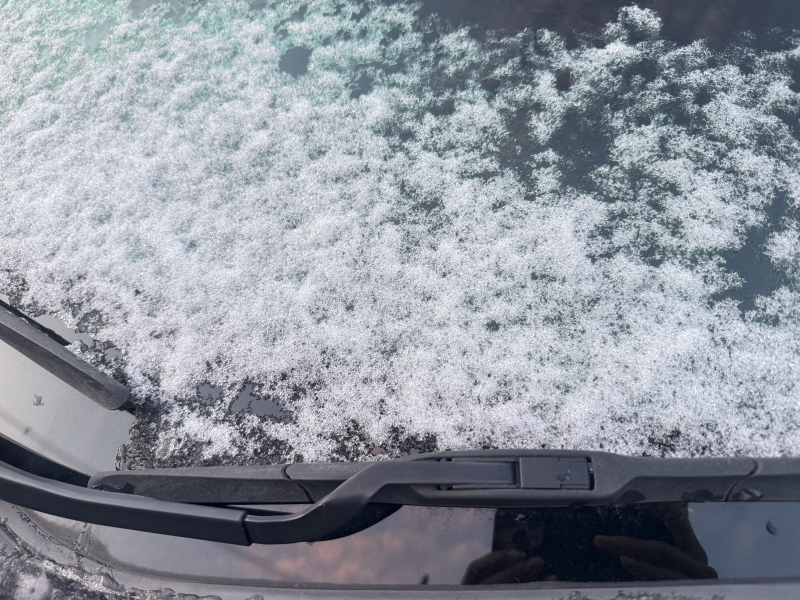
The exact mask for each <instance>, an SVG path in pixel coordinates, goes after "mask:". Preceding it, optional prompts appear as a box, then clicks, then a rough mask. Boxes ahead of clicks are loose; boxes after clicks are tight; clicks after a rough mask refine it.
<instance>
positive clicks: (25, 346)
mask: <svg viewBox="0 0 800 600" xmlns="http://www.w3.org/2000/svg"><path fill="white" fill-rule="evenodd" d="M0 304H2V303H0ZM54 336H55V337H54ZM0 340H3V341H4V342H6V343H8V344H9V345H10V346H12V347H13V348H15V349H16V350H18V351H19V352H21V353H22V354H24V355H26V356H28V357H29V358H31V359H32V360H34V361H35V362H37V363H38V364H40V365H41V366H43V367H44V368H45V369H47V370H48V371H50V372H51V373H53V374H54V375H56V376H57V377H59V378H61V379H62V380H63V381H65V382H66V383H68V384H69V385H71V386H72V387H74V388H76V389H78V390H79V391H81V392H83V393H84V394H85V395H86V396H88V397H89V398H91V399H92V400H94V401H95V402H97V403H99V404H100V405H102V406H104V407H105V408H108V409H112V410H113V409H118V408H120V407H123V406H124V405H125V403H126V401H127V399H128V397H129V391H128V389H127V388H125V386H123V385H122V384H120V383H118V382H117V381H115V380H114V379H113V378H111V377H109V376H108V375H105V374H104V373H101V372H100V371H98V370H97V369H95V368H94V367H92V366H91V365H89V364H88V363H86V362H85V361H83V360H81V359H80V358H78V357H77V356H75V355H74V354H72V353H71V352H69V351H68V350H66V349H65V348H64V347H63V343H64V342H65V340H63V339H58V336H56V334H54V333H53V332H51V331H49V330H46V329H45V328H42V327H41V326H38V324H36V323H35V322H34V321H32V320H31V319H30V318H28V317H27V316H25V315H24V314H22V313H19V311H16V309H13V308H11V307H9V306H7V305H5V304H2V306H0ZM3 443H4V444H5V445H6V446H8V444H12V445H13V442H11V441H10V440H5V439H4V440H3ZM0 458H1V459H2V460H3V461H4V462H0V499H2V500H5V501H7V502H11V503H13V504H16V505H18V506H21V507H24V508H28V509H32V510H36V511H40V512H44V513H47V514H52V515H56V516H60V517H64V518H68V519H73V520H76V521H83V522H86V523H96V524H99V525H108V526H112V527H121V528H125V529H133V530H139V531H148V532H153V533H162V534H167V535H175V536H181V537H189V538H198V539H203V540H211V541H219V542H227V543H231V544H243V545H248V544H251V543H262V544H286V543H293V542H303V541H313V540H320V539H329V538H330V537H336V536H337V535H339V536H341V535H347V534H348V532H349V533H352V532H353V526H352V524H353V523H354V522H356V521H360V522H361V524H362V525H361V526H362V528H363V526H364V523H366V524H367V525H369V524H371V523H374V522H377V520H379V519H380V518H383V517H385V516H386V515H388V514H390V513H391V512H392V511H393V510H394V509H393V508H389V509H385V510H384V509H381V510H372V511H371V510H370V508H372V509H375V508H376V507H378V506H383V507H392V506H394V507H397V506H401V505H419V506H471V507H569V506H602V505H626V504H634V503H641V502H691V501H695V502H696V501H716V502H722V501H734V502H736V501H748V500H749V501H752V500H764V501H800V459H793V458H764V459H762V458H757V459H752V458H744V457H733V458H696V459H659V458H644V457H629V456H617V455H614V454H608V453H605V452H578V451H545V450H494V451H482V452H451V453H439V454H429V455H422V456H415V457H413V458H406V459H399V460H393V461H380V462H374V463H327V464H304V463H299V464H292V465H270V466H248V467H206V468H188V469H145V470H134V471H119V472H108V473H98V474H96V475H94V476H93V477H92V478H91V479H90V480H89V482H88V487H82V486H80V485H73V484H74V483H83V482H84V481H85V478H83V477H82V476H81V475H80V474H76V473H75V472H72V471H71V470H70V469H67V468H66V467H62V466H61V465H58V464H56V463H53V462H52V461H47V459H45V458H44V457H40V456H38V455H36V453H33V452H31V451H30V450H27V449H21V450H20V451H14V452H7V451H4V452H3V454H2V455H0ZM9 462H10V463H14V464H7V463H9ZM36 465H38V467H37V466H36ZM17 467H23V468H27V469H29V470H34V469H35V470H36V472H37V473H38V474H31V473H29V472H26V471H23V470H20V469H19V468H17ZM45 467H46V468H45ZM42 474H44V475H48V476H49V477H50V478H47V477H42V476H41V475H42ZM270 503H272V504H306V503H308V504H310V505H309V506H308V507H307V508H306V509H304V510H302V511H300V512H298V513H294V514H270V513H274V512H276V511H271V510H269V509H268V506H269V504H270ZM247 504H257V505H260V506H257V507H247V506H242V505H247ZM209 505H211V506H209ZM220 505H221V506H220ZM236 505H238V506H236ZM265 507H267V508H265ZM368 513H369V514H371V515H372V516H369V517H368V518H364V515H365V514H368Z"/></svg>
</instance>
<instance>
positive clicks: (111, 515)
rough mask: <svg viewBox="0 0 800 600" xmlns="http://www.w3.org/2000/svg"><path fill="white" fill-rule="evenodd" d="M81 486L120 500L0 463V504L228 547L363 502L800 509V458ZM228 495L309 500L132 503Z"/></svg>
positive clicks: (549, 462) (382, 469) (608, 459)
mask: <svg viewBox="0 0 800 600" xmlns="http://www.w3.org/2000/svg"><path fill="white" fill-rule="evenodd" d="M257 473H261V474H262V475H264V476H265V477H266V481H265V484H264V486H262V488H260V489H261V490H262V492H264V490H266V491H267V493H264V495H263V496H262V497H261V498H259V497H258V494H257V493H256V494H255V496H253V494H254V490H256V491H257V489H258V488H252V487H250V488H249V489H247V488H248V485H251V484H253V483H254V482H255V481H256V480H257V479H258V476H250V475H256V474H257ZM235 474H238V477H237V476H235ZM243 474H247V475H248V476H247V477H243V476H242V475H243ZM243 480H244V483H243ZM248 481H249V484H248V483H247V482H248ZM269 482H273V483H274V484H275V485H273V486H270V484H269ZM90 485H93V486H95V487H101V488H102V489H106V490H118V491H120V492H128V494H123V493H116V492H109V491H100V490H98V489H85V488H79V487H77V486H71V485H66V484H63V483H59V482H53V481H50V480H47V479H43V478H41V477H37V476H35V475H29V474H27V473H23V472H22V471H19V470H17V469H14V468H13V467H10V466H8V465H5V464H3V463H0V499H3V500H6V501H9V502H13V503H15V504H18V505H19V506H22V507H25V508H30V509H33V510H39V511H42V512H46V513H49V514H53V515H57V516H61V517H65V518H69V519H75V520H79V521H85V522H88V523H98V524H102V525H111V526H114V527H123V528H127V529H136V530H141V531H150V532H155V533H165V534H168V535H177V536H182V537H192V538H199V539H205V540H213V541H221V542H227V543H234V544H250V543H262V544H287V543H294V542H303V541H311V540H319V539H324V538H326V537H328V536H331V535H341V534H340V533H337V532H341V531H342V530H343V529H345V528H346V526H347V525H348V523H349V522H351V521H352V520H353V519H354V518H356V517H357V516H358V515H359V514H361V512H362V511H363V510H364V509H365V508H366V507H367V506H368V505H369V504H370V503H384V504H395V505H402V504H412V505H423V506H474V507H537V506H538V507H558V506H604V505H626V504H636V503H642V502H698V501H700V502H702V501H718V502H723V501H747V500H759V499H761V500H765V501H776V500H777V501H800V459H793V458H766V459H762V458H758V459H752V458H744V457H733V458H697V459H691V458H675V459H659V458H643V457H630V456H619V455H615V454H608V453H605V452H577V451H546V450H496V451H482V452H480V451H479V452H449V453H440V454H435V455H424V456H420V457H414V458H413V459H400V460H387V461H380V462H374V463H355V464H353V463H350V464H347V466H345V465H344V464H343V463H329V464H303V463H300V464H293V465H273V466H269V467H209V468H206V469H203V468H199V469H174V470H173V469H156V470H144V471H126V472H113V473H105V474H98V475H96V476H95V477H93V478H92V480H91V482H90ZM120 486H121V487H120ZM187 486H188V487H187ZM232 486H233V487H232ZM235 486H239V489H240V490H242V489H245V490H246V493H245V495H244V496H242V495H239V496H238V498H239V499H240V500H241V499H242V498H244V497H247V498H248V500H245V502H247V501H256V502H258V501H259V500H260V501H261V502H265V501H266V502H274V503H282V502H287V503H292V502H293V501H294V502H297V501H298V500H300V501H301V502H302V500H304V499H305V498H308V500H305V501H306V502H308V501H309V500H310V501H312V502H314V503H313V504H310V505H309V506H308V507H307V508H305V509H304V510H302V511H300V512H299V513H294V514H281V515H257V514H248V513H247V510H246V507H245V508H243V509H238V508H237V509H234V508H220V507H211V506H199V505H197V504H183V503H178V502H170V501H165V500H158V499H153V498H149V497H146V496H140V495H137V494H140V493H142V491H143V490H145V491H149V493H152V494H154V495H157V494H159V493H160V494H161V495H162V497H163V496H167V497H169V496H170V495H173V496H176V495H177V496H178V497H182V499H186V500H189V501H192V500H193V501H195V502H197V501H207V502H208V501H209V500H210V501H214V500H215V499H216V500H222V501H224V502H227V503H234V502H236V501H237V493H238V492H237V491H236V489H235ZM189 487H190V488H193V489H195V490H197V489H201V488H208V489H206V491H205V493H204V495H198V496H196V497H194V498H192V496H191V495H188V494H187V489H188V488H189ZM159 490H160V491H159ZM331 490H332V491H331ZM323 493H324V496H322V497H320V496H321V495H322V494H323ZM305 494H307V496H305ZM223 499H224V500H223ZM264 506H268V505H264ZM387 514H388V513H387Z"/></svg>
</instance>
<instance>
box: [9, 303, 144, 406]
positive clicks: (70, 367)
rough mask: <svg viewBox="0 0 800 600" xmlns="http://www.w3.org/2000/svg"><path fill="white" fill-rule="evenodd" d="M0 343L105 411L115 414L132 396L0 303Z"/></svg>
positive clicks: (59, 340)
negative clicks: (0, 341) (48, 372)
mask: <svg viewBox="0 0 800 600" xmlns="http://www.w3.org/2000/svg"><path fill="white" fill-rule="evenodd" d="M0 340H2V341H4V342H5V343H6V344H8V345H9V346H11V347H12V348H14V349H15V350H16V351H17V352H20V353H21V354H24V355H25V356H27V357H28V358H30V359H31V360H32V361H33V362H35V363H37V364H38V365H39V366H41V367H43V368H44V369H46V370H48V371H50V372H51V373H52V374H53V375H55V376H56V377H58V378H59V379H61V380H62V381H63V382H65V383H66V384H68V385H70V386H72V387H73V388H75V389H76V390H78V391H79V392H81V393H82V394H83V395H85V396H87V397H88V398H91V399H92V400H94V401H95V402H97V403H98V404H100V405H101V406H103V407H104V408H108V409H110V410H116V409H118V408H120V407H122V406H123V405H124V404H125V402H126V401H127V400H128V397H129V396H130V391H129V390H128V388H126V387H125V386H124V385H122V384H121V383H119V382H118V381H116V380H115V379H114V378H113V377H109V376H108V375H106V374H105V373H102V372H101V371H99V370H97V369H96V368H94V367H93V366H92V365H90V364H89V363H87V362H86V361H84V360H81V359H80V358H78V357H77V356H75V355H74V354H73V353H72V352H70V351H69V350H67V349H66V348H64V343H65V342H66V340H64V339H63V338H62V337H61V336H59V335H58V334H56V333H55V332H53V331H51V330H50V329H48V328H46V327H43V326H40V325H38V324H36V323H35V321H33V320H31V319H30V318H29V317H27V316H26V315H24V314H23V313H21V312H19V311H18V310H16V309H15V308H12V307H11V306H9V305H7V304H6V303H5V302H2V301H0Z"/></svg>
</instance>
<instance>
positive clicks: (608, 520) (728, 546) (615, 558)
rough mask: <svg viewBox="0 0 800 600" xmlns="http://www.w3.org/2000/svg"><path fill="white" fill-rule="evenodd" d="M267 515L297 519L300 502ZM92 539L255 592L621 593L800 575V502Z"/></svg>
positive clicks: (131, 562) (138, 563)
mask: <svg viewBox="0 0 800 600" xmlns="http://www.w3.org/2000/svg"><path fill="white" fill-rule="evenodd" d="M265 506H266V505H265ZM270 508H273V509H275V508H277V509H280V510H284V511H285V510H289V511H296V510H299V509H301V508H303V505H293V506H280V507H278V506H270ZM389 512H391V511H389ZM32 516H33V518H34V521H35V522H36V523H37V524H38V525H39V526H41V527H43V528H44V529H45V530H47V531H49V532H50V533H51V535H54V536H55V537H57V538H64V539H66V538H73V537H74V536H75V535H76V533H74V532H73V533H69V532H66V531H64V532H63V533H61V534H59V533H58V529H59V528H60V527H62V525H58V524H57V523H54V522H52V521H49V520H48V519H47V517H43V516H42V515H36V514H35V513H34V514H32ZM54 527H55V528H54ZM81 531H83V530H81ZM89 535H90V537H91V540H92V542H91V544H89V545H88V549H89V554H90V557H91V558H93V559H94V560H98V561H100V562H102V563H103V564H109V565H114V566H115V567H116V568H119V569H122V570H128V571H134V572H139V573H147V574H151V575H168V576H169V577H170V578H174V579H196V580H214V581H216V580H220V579H226V580H236V581H238V582H240V583H247V584H249V585H255V584H263V583H266V582H271V584H278V585H292V586H298V585H299V586H306V585H327V584H337V585H420V584H425V585H459V584H462V585H502V584H520V585H523V584H530V585H537V583H538V582H554V581H561V582H609V583H617V582H618V583H620V584H623V583H625V582H633V581H664V580H690V579H691V580H717V579H719V580H750V579H759V580H764V579H770V578H796V577H800V505H799V504H796V503H789V502H784V503H768V502H751V503H748V502H739V503H734V502H727V503H725V502H708V503H689V504H681V503H675V504H649V505H636V506H626V507H581V508H535V509H532V508H527V509H490V508H481V509H476V508H443V507H438V508H430V507H420V506H404V507H402V508H400V510H398V511H396V512H394V513H392V514H390V515H389V516H388V517H386V518H384V519H383V520H381V521H380V522H378V523H377V524H375V525H373V526H371V527H368V528H367V529H363V530H362V531H358V532H357V533H354V534H353V535H349V536H347V537H343V538H339V539H333V540H329V541H318V542H313V543H301V544H287V545H257V544H254V545H252V546H249V547H242V546H231V545H228V544H221V543H213V542H201V541H198V540H190V539H184V538H174V537H169V536H155V535H153V534H146V533H141V532H135V531H125V530H121V529H115V528H110V527H99V526H93V527H92V528H91V529H90V530H89ZM65 536H66V537H65Z"/></svg>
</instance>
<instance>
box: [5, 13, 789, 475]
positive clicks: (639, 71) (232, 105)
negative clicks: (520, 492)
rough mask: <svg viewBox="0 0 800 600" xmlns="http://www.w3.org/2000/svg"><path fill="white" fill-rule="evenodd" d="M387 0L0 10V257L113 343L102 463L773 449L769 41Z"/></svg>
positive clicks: (775, 358)
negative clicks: (569, 25)
mask: <svg viewBox="0 0 800 600" xmlns="http://www.w3.org/2000/svg"><path fill="white" fill-rule="evenodd" d="M140 4H141V3H140ZM144 8H146V7H144ZM419 9H420V5H419V4H414V3H406V2H396V3H393V4H391V5H388V6H387V5H381V4H378V3H369V4H367V5H363V4H362V3H355V2H347V1H342V0H335V1H334V0H319V1H316V0H315V1H312V2H303V3H299V2H281V3H277V4H276V5H273V4H272V3H256V4H254V7H253V9H251V7H250V6H249V4H248V3H246V2H241V1H233V0H211V1H209V2H207V3H204V4H201V5H191V7H190V10H189V11H188V12H186V11H184V12H181V11H179V10H178V11H176V9H175V7H174V6H171V5H169V4H164V5H156V6H153V7H150V8H147V9H146V10H137V11H131V10H129V2H128V0H124V1H119V2H111V3H106V4H102V3H99V2H97V0H83V1H71V2H65V1H60V0H54V1H53V2H47V3H44V2H38V1H23V0H18V1H15V2H7V3H5V4H4V5H3V6H2V7H1V8H0V56H2V57H3V58H2V60H0V172H2V174H3V176H2V178H1V179H0V223H2V231H0V288H1V289H2V290H3V291H4V293H7V294H8V295H9V296H11V298H12V299H13V300H14V301H15V302H16V303H17V304H18V305H20V306H27V307H33V308H35V309H36V310H38V311H46V312H50V313H53V314H56V315H59V316H61V317H62V318H65V319H66V320H67V322H68V323H69V324H71V325H72V326H74V327H80V328H82V329H83V330H87V331H90V332H91V333H92V335H93V336H94V337H95V339H98V340H103V341H108V342H110V343H112V344H113V345H114V346H115V347H116V348H118V349H119V350H120V351H121V355H119V356H116V357H114V358H111V359H108V358H107V357H106V358H103V356H102V354H101V353H97V352H93V351H92V349H88V348H86V347H85V346H84V347H81V346H80V344H78V343H76V344H74V345H73V348H74V350H75V351H76V352H78V353H83V354H84V355H85V356H87V357H88V358H89V359H91V360H94V361H95V362H98V361H102V366H103V368H107V369H109V370H111V371H113V372H115V373H116V374H117V376H118V377H120V378H122V379H124V380H125V381H126V383H127V384H128V385H129V386H130V387H131V388H132V390H133V392H134V394H135V396H136V399H137V403H138V405H139V413H138V415H139V417H140V420H139V423H138V424H137V425H136V426H135V428H134V434H135V435H134V437H135V438H137V436H138V438H137V439H139V440H143V442H142V443H141V444H140V446H139V447H138V449H137V447H136V442H134V445H133V446H132V447H131V448H128V449H127V451H123V452H122V454H121V458H120V460H121V465H122V466H134V467H135V466H149V465H160V464H213V463H218V462H259V461H266V460H325V459H330V458H343V459H358V458H364V457H368V456H371V455H373V454H378V453H382V452H386V453H388V454H390V455H394V454H398V453H402V452H408V451H409V450H411V449H412V448H415V447H416V448H422V449H428V450H430V449H468V448H483V447H532V448H538V447H560V448H585V449H590V448H591V449H606V450H610V451H616V452H623V453H631V454H641V453H651V454H657V453H668V454H679V455H692V454H715V455H728V454H734V453H754V454H777V453H786V454H797V453H798V452H800V434H799V433H798V432H797V426H798V423H800V420H799V419H798V400H799V399H800V393H798V389H797V387H796V385H797V382H798V381H800V377H799V376H800V360H799V351H800V336H799V335H798V333H800V331H799V329H800V328H799V327H798V307H800V302H798V293H800V287H798V273H799V271H798V265H799V263H798V256H799V253H800V223H799V222H798V220H797V219H798V213H797V209H796V207H797V202H798V195H799V194H800V171H799V170H798V165H799V163H798V158H799V157H800V143H799V142H798V135H800V120H799V119H798V117H799V115H800V112H799V108H800V103H799V102H798V98H799V96H798V91H797V90H798V89H800V44H798V41H797V39H796V38H794V37H792V34H790V33H783V34H781V35H782V36H783V37H782V38H781V40H782V42H781V44H778V45H777V47H774V48H771V49H756V48H754V47H753V45H752V44H750V43H749V39H748V37H747V36H746V35H745V36H742V37H741V39H740V40H739V41H738V42H737V43H736V44H735V45H733V46H731V47H729V48H728V49H727V50H725V51H724V52H718V51H712V50H710V49H708V48H707V47H706V46H705V45H704V43H703V42H702V41H697V42H694V43H692V44H689V45H683V46H679V45H676V44H674V43H671V42H668V41H666V40H665V39H664V38H663V37H662V36H661V34H660V28H661V23H660V21H659V19H658V17H657V15H656V14H655V13H654V12H652V11H649V10H646V9H641V8H637V7H633V6H632V7H628V8H624V9H622V10H621V11H620V12H619V15H618V18H617V20H616V21H614V22H611V23H609V24H608V25H607V26H606V27H605V29H604V30H603V31H602V32H600V33H599V34H598V35H597V36H594V37H592V38H589V37H587V38H585V39H581V40H580V43H578V44H577V45H576V47H571V46H570V47H568V46H567V44H566V43H565V41H564V40H563V39H562V38H560V37H559V36H558V35H556V34H555V33H552V32H548V31H547V30H538V31H535V30H525V31H522V32H520V33H518V34H513V35H511V34H509V35H501V34H499V33H498V34H495V33H492V32H489V34H488V35H486V36H485V39H481V36H475V35H471V33H470V30H469V29H468V28H467V27H466V26H464V27H463V28H459V27H456V26H449V27H448V26H445V25H444V24H443V23H442V22H440V21H438V20H437V18H436V16H435V15H434V16H431V17H426V18H424V19H421V18H420V16H419ZM117 354H119V353H117ZM245 384H247V386H248V387H247V388H246V389H247V390H249V391H248V398H250V399H252V401H250V400H248V398H245V400H246V402H245V403H244V404H245V405H249V406H250V409H248V410H244V411H238V412H237V411H235V410H234V411H231V410H230V407H231V405H232V404H235V403H236V402H239V401H240V400H241V395H240V394H239V393H240V391H241V390H242V388H243V387H244V386H245ZM201 385H202V386H205V387H204V389H207V390H208V389H211V390H218V392H217V393H216V394H212V395H208V396H207V397H205V398H202V397H200V395H199V394H198V389H200V386H201ZM250 392H252V394H253V395H250ZM257 402H269V403H271V405H272V406H279V407H281V409H282V411H281V412H280V416H279V417H278V418H276V417H275V416H271V415H260V414H258V411H257V410H255V408H253V407H254V405H255V403H257ZM248 403H249V404H248ZM240 404H241V402H240ZM272 412H277V411H272ZM145 442H146V443H145ZM126 452H127V454H126Z"/></svg>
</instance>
